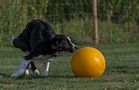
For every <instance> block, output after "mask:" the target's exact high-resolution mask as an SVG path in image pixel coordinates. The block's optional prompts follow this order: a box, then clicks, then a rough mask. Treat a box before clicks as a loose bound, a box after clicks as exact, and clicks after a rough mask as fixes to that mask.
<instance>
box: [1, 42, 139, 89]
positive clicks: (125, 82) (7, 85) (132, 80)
mask: <svg viewBox="0 0 139 90" xmlns="http://www.w3.org/2000/svg"><path fill="white" fill-rule="evenodd" d="M85 46H91V45H85ZM95 47H97V48H98V49H99V50H101V52H103V54H104V56H105V58H106V62H107V66H106V70H105V73H104V75H103V76H102V77H100V78H98V79H93V78H75V77H74V76H73V74H72V71H71V66H70V61H71V57H72V54H69V53H67V54H65V55H62V56H59V57H57V58H55V60H54V61H53V62H52V63H51V65H50V73H49V77H47V78H46V77H43V76H38V77H32V76H31V75H30V76H28V77H24V78H20V79H14V78H11V77H10V74H11V72H12V71H13V70H14V69H15V68H16V66H17V64H18V62H19V60H20V59H21V58H22V57H23V56H24V54H23V53H22V52H21V51H20V50H18V49H15V48H0V90H137V89H139V43H133V44H116V45H114V44H113V45H99V46H95ZM37 65H38V67H39V69H40V71H41V72H42V66H43V64H40V63H39V62H38V64H37Z"/></svg>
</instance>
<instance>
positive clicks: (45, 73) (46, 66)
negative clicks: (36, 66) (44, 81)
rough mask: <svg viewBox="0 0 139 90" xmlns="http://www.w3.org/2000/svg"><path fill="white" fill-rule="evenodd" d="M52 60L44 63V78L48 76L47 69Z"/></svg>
mask: <svg viewBox="0 0 139 90" xmlns="http://www.w3.org/2000/svg"><path fill="white" fill-rule="evenodd" d="M52 60H53V59H52V58H50V59H48V61H46V62H45V66H44V67H45V70H44V75H45V76H48V74H49V68H50V62H51V61H52Z"/></svg>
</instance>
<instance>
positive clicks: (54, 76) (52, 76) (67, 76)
mask: <svg viewBox="0 0 139 90" xmlns="http://www.w3.org/2000/svg"><path fill="white" fill-rule="evenodd" d="M36 78H50V79H51V78H75V77H74V76H71V75H66V76H63V75H49V76H37V77H36Z"/></svg>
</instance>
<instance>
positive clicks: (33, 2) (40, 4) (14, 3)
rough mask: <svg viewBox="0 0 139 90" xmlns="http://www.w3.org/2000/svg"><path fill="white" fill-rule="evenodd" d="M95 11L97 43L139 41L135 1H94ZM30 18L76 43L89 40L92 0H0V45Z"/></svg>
mask: <svg viewBox="0 0 139 90" xmlns="http://www.w3.org/2000/svg"><path fill="white" fill-rule="evenodd" d="M97 14H98V32H99V40H100V43H102V44H109V43H113V44H114V43H133V42H138V41H139V0H97ZM32 19H42V20H44V21H47V22H48V23H50V24H51V25H52V26H53V28H54V30H55V32H57V33H62V34H66V35H69V36H71V37H72V38H73V39H74V41H75V42H76V43H78V44H85V43H89V44H92V43H93V40H92V35H93V16H92V0H0V46H1V47H5V46H6V47H7V46H8V47H9V46H10V38H11V37H12V36H17V35H18V34H19V33H21V32H22V31H23V29H24V28H25V26H26V24H27V23H28V22H29V21H31V20H32Z"/></svg>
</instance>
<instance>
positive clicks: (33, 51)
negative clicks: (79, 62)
mask: <svg viewBox="0 0 139 90" xmlns="http://www.w3.org/2000/svg"><path fill="white" fill-rule="evenodd" d="M12 43H13V46H14V47H16V48H19V49H21V50H22V51H23V52H27V53H28V54H27V55H26V56H24V57H23V59H22V60H21V61H20V62H19V65H18V66H17V68H16V69H15V71H14V72H13V73H12V74H11V77H15V78H17V77H20V76H22V75H23V74H24V73H25V72H28V67H29V64H30V65H31V70H32V71H33V73H34V74H39V73H40V72H39V70H38V69H37V67H36V66H35V63H34V62H33V61H34V60H35V59H36V58H39V57H44V56H46V57H48V60H47V62H46V69H45V75H46V76H48V70H49V64H50V62H51V58H52V57H56V56H57V54H58V53H60V52H62V51H66V52H70V53H73V52H75V51H76V50H77V49H78V47H77V45H75V44H74V43H73V42H72V41H71V39H70V38H69V37H68V36H66V35H62V34H56V33H55V32H54V30H53V28H52V27H51V26H50V25H49V24H48V23H47V22H45V21H43V20H40V19H35V20H32V21H30V22H29V23H28V24H27V25H26V27H25V29H24V30H23V32H22V33H21V34H20V35H19V36H18V37H16V38H13V40H12Z"/></svg>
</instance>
